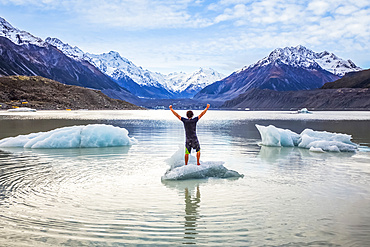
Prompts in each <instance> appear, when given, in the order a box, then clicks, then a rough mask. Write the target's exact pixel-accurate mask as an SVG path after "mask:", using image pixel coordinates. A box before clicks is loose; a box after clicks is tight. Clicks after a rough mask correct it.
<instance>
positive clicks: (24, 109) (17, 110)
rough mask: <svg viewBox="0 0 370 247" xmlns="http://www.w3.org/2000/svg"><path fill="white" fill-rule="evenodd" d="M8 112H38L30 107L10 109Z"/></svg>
mask: <svg viewBox="0 0 370 247" xmlns="http://www.w3.org/2000/svg"><path fill="white" fill-rule="evenodd" d="M8 112H36V109H33V108H28V107H19V108H14V109H9V110H8Z"/></svg>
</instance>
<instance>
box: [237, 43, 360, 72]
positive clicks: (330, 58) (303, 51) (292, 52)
mask: <svg viewBox="0 0 370 247" xmlns="http://www.w3.org/2000/svg"><path fill="white" fill-rule="evenodd" d="M277 60H279V61H281V62H282V63H284V64H286V65H289V66H293V67H300V68H313V67H316V66H317V65H319V66H320V67H321V68H322V69H324V70H327V71H329V72H331V73H333V74H335V75H338V76H343V75H344V74H345V73H348V72H355V71H360V70H362V69H361V68H360V67H358V66H356V65H355V64H354V63H353V62H352V61H351V60H344V59H342V58H339V57H337V56H336V55H335V54H333V53H329V52H327V51H323V52H319V53H317V52H314V51H312V50H310V49H307V48H306V47H304V46H301V45H298V46H296V47H285V48H277V49H275V50H274V51H272V52H271V53H270V55H269V56H267V57H265V58H263V59H261V60H259V61H258V62H256V63H254V64H251V65H249V66H246V67H244V68H242V69H241V70H239V72H240V71H243V70H246V69H249V68H252V67H255V66H265V65H267V64H271V63H273V62H275V61H277Z"/></svg>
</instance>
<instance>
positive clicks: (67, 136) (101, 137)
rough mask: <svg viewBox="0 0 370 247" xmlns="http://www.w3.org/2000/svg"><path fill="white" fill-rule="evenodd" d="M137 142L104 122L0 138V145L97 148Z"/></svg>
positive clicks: (122, 129)
mask: <svg viewBox="0 0 370 247" xmlns="http://www.w3.org/2000/svg"><path fill="white" fill-rule="evenodd" d="M135 143H137V141H136V139H135V138H133V137H132V138H130V137H129V136H128V131H127V130H126V129H125V128H119V127H114V126H112V125H105V124H90V125H81V126H71V127H63V128H58V129H55V130H51V131H48V132H39V133H31V134H28V135H19V136H16V137H8V138H5V139H2V140H0V147H23V148H93V147H94V148H97V147H115V146H126V145H133V144H135Z"/></svg>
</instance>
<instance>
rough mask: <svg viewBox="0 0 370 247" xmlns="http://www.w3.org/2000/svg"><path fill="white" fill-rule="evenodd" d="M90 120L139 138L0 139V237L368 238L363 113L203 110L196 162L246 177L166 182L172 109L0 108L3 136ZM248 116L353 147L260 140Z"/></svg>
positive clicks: (166, 240) (110, 242)
mask: <svg viewBox="0 0 370 247" xmlns="http://www.w3.org/2000/svg"><path fill="white" fill-rule="evenodd" d="M178 112H179V113H180V114H181V115H182V116H184V115H185V111H178ZM199 113H200V111H195V114H196V115H197V114H199ZM88 124H106V125H113V126H117V127H121V128H125V129H127V130H128V131H129V136H130V137H134V138H135V139H136V140H137V144H134V145H132V146H122V147H105V148H70V149H27V148H0V246H149V245H153V246H180V245H181V246H182V245H184V244H193V245H197V246H370V130H369V129H370V112H365V111H364V112H313V113H312V114H294V113H292V112H253V111H213V110H210V111H208V112H207V113H206V115H205V116H204V117H203V118H202V119H201V120H200V121H199V122H198V126H197V132H198V138H199V140H200V144H201V161H202V162H218V161H223V162H224V166H225V167H226V168H228V169H230V170H234V171H237V172H239V173H240V174H243V175H244V177H242V178H228V179H221V178H208V179H191V180H183V181H162V180H161V177H162V176H163V175H164V174H165V172H166V171H167V169H169V161H168V160H169V159H171V157H172V158H173V157H174V156H176V154H177V153H178V152H179V150H181V148H182V147H183V145H184V141H185V140H184V130H183V125H182V123H181V122H180V121H179V120H177V119H176V118H175V117H174V116H173V114H172V113H171V112H170V111H168V110H166V111H163V110H162V111H161V110H158V111H155V110H148V111H147V110H144V111H38V112H34V113H31V112H30V113H9V112H5V111H1V112H0V139H3V138H6V137H12V136H18V135H25V134H29V133H36V132H41V131H43V132H44V131H49V130H53V129H56V128H60V127H66V126H77V125H88ZM255 124H259V125H264V126H267V125H274V126H276V127H278V128H283V129H290V130H292V131H294V132H296V133H300V132H301V131H303V130H304V129H306V128H309V129H313V130H316V131H328V132H336V133H344V134H349V135H352V137H353V139H352V141H353V142H355V143H357V144H359V148H358V150H357V151H356V152H340V153H338V152H324V153H317V152H311V151H309V150H308V149H302V148H298V147H266V146H260V145H259V143H260V142H261V136H260V134H259V132H258V130H257V128H256V127H255ZM192 155H194V153H193V154H192Z"/></svg>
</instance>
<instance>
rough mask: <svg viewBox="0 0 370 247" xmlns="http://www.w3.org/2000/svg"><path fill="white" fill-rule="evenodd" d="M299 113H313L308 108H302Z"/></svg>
mask: <svg viewBox="0 0 370 247" xmlns="http://www.w3.org/2000/svg"><path fill="white" fill-rule="evenodd" d="M297 113H312V112H310V111H308V110H307V108H302V109H300V110H298V111H297Z"/></svg>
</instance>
